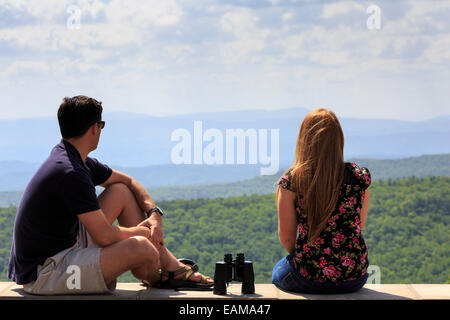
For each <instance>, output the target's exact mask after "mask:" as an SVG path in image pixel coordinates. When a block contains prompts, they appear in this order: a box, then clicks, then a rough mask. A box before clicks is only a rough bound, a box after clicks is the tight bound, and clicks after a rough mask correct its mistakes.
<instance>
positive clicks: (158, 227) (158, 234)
mask: <svg viewBox="0 0 450 320" xmlns="http://www.w3.org/2000/svg"><path fill="white" fill-rule="evenodd" d="M138 226H144V227H147V228H149V229H150V238H149V240H150V241H151V242H152V243H153V244H154V245H155V247H156V248H157V249H160V247H161V246H162V245H164V239H163V229H162V217H161V216H160V215H159V214H158V213H154V214H152V215H151V216H150V218H147V219H145V220H144V221H142V222H141V223H139V224H138Z"/></svg>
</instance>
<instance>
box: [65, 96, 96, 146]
mask: <svg viewBox="0 0 450 320" xmlns="http://www.w3.org/2000/svg"><path fill="white" fill-rule="evenodd" d="M102 111H103V107H102V102H101V101H97V100H95V99H93V98H89V97H86V96H81V95H80V96H75V97H72V98H68V97H65V98H64V99H63V102H62V103H61V105H60V106H59V109H58V122H59V129H60V131H61V135H62V137H63V138H64V139H70V138H79V137H81V136H82V135H83V134H85V133H86V131H87V130H88V129H89V128H90V127H91V126H92V125H93V124H94V123H96V122H97V121H100V120H102Z"/></svg>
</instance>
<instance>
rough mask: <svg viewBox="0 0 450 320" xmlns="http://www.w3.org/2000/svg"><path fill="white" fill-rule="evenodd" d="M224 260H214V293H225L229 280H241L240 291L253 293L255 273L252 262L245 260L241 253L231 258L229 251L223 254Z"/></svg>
mask: <svg viewBox="0 0 450 320" xmlns="http://www.w3.org/2000/svg"><path fill="white" fill-rule="evenodd" d="M223 260H224V261H218V262H216V270H215V272H214V294H219V295H222V294H226V293H227V285H228V284H229V283H230V282H231V281H239V282H242V288H241V292H242V293H243V294H253V293H255V275H254V273H253V263H252V262H251V261H247V260H245V256H244V254H243V253H238V254H237V256H236V260H233V256H232V255H231V253H227V254H225V255H224V259H223Z"/></svg>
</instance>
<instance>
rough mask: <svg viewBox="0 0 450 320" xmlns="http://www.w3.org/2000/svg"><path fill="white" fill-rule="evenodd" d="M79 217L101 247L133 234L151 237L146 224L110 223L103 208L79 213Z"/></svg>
mask: <svg viewBox="0 0 450 320" xmlns="http://www.w3.org/2000/svg"><path fill="white" fill-rule="evenodd" d="M78 219H79V220H80V221H81V223H83V225H84V227H85V228H86V230H87V232H88V233H89V234H90V235H91V237H92V239H93V240H94V242H95V243H96V244H97V245H98V246H100V247H106V246H109V245H110V244H113V243H115V242H117V241H120V240H124V239H128V238H130V237H133V236H144V237H146V238H148V239H149V238H150V234H151V232H150V229H149V228H148V227H145V226H140V225H138V226H136V227H131V228H125V227H119V226H115V225H110V224H109V223H108V221H107V220H106V217H105V215H104V213H103V211H102V210H101V209H99V210H95V211H90V212H86V213H82V214H79V215H78Z"/></svg>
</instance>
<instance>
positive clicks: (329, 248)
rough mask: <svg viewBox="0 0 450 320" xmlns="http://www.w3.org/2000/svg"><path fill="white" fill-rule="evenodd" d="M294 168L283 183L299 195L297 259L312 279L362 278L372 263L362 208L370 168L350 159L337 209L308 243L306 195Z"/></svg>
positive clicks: (296, 207)
mask: <svg viewBox="0 0 450 320" xmlns="http://www.w3.org/2000/svg"><path fill="white" fill-rule="evenodd" d="M291 178H292V176H291V170H288V171H287V172H286V174H285V175H283V176H282V177H281V179H280V181H279V185H280V186H281V187H282V188H284V189H287V190H290V191H292V192H294V193H296V194H297V197H296V198H295V211H296V218H297V223H298V237H297V243H296V250H295V256H294V258H293V262H294V265H295V268H296V269H297V270H298V272H299V273H300V274H301V275H302V276H303V277H305V278H306V279H308V280H314V281H318V282H345V281H349V280H354V279H358V278H360V277H361V276H362V275H364V274H365V273H366V272H367V267H368V264H369V261H368V258H367V246H366V243H365V240H364V237H363V235H362V233H361V220H362V219H361V210H362V204H363V200H364V193H365V190H366V189H367V188H368V187H369V185H370V182H371V176H370V172H369V170H368V169H367V168H364V167H363V168H359V167H358V166H357V165H356V164H355V163H350V162H346V163H345V168H344V179H343V182H342V185H341V188H340V192H339V198H338V201H337V204H336V206H335V209H334V211H333V212H332V213H331V215H330V217H329V219H328V221H327V223H326V224H325V226H324V228H323V229H322V231H321V232H320V234H319V236H318V237H317V238H315V240H314V241H313V242H312V243H311V244H310V245H308V218H307V214H306V213H305V212H304V209H303V208H302V202H303V196H302V195H301V193H299V192H297V190H295V188H294V187H293V184H292V179H291Z"/></svg>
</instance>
